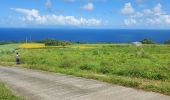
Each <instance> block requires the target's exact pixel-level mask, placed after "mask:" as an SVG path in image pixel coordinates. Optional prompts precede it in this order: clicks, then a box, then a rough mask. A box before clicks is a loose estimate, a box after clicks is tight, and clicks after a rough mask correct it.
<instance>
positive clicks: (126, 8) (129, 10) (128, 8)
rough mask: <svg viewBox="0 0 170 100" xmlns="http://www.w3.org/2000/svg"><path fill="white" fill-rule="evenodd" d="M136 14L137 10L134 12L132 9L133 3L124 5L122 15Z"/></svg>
mask: <svg viewBox="0 0 170 100" xmlns="http://www.w3.org/2000/svg"><path fill="white" fill-rule="evenodd" d="M134 12H135V10H134V8H133V7H132V5H131V3H130V2H129V3H126V4H125V5H124V7H123V8H122V10H121V13H122V14H132V13H134Z"/></svg>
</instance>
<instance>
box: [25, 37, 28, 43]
mask: <svg viewBox="0 0 170 100" xmlns="http://www.w3.org/2000/svg"><path fill="white" fill-rule="evenodd" d="M25 42H26V44H27V43H28V39H27V36H26V40H25Z"/></svg>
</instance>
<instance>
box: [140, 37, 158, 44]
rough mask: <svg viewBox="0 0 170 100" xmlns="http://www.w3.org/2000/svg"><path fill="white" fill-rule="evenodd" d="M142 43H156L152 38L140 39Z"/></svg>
mask: <svg viewBox="0 0 170 100" xmlns="http://www.w3.org/2000/svg"><path fill="white" fill-rule="evenodd" d="M140 42H141V43H142V44H155V42H153V41H152V40H150V39H146V38H145V39H143V40H141V41H140Z"/></svg>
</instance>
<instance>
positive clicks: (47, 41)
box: [36, 39, 72, 46]
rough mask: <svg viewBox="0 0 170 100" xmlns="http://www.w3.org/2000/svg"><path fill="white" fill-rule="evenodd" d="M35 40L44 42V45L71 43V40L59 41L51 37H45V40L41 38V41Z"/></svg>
mask: <svg viewBox="0 0 170 100" xmlns="http://www.w3.org/2000/svg"><path fill="white" fill-rule="evenodd" d="M36 42H38V43H44V44H45V46H66V45H71V44H72V42H68V41H59V40H53V39H46V40H41V41H36Z"/></svg>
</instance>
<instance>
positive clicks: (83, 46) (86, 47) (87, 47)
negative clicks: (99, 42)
mask: <svg viewBox="0 0 170 100" xmlns="http://www.w3.org/2000/svg"><path fill="white" fill-rule="evenodd" d="M79 48H80V49H92V48H97V47H96V46H88V45H81V46H79Z"/></svg>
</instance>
